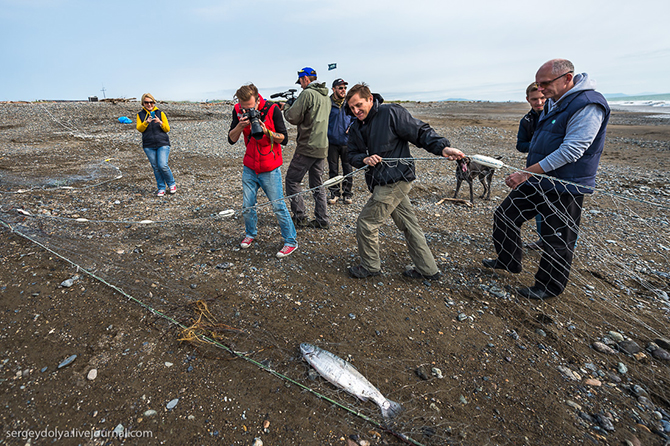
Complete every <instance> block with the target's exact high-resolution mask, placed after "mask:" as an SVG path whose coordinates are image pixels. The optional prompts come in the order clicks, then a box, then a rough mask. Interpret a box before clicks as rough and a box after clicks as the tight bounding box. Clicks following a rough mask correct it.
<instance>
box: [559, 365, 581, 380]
mask: <svg viewBox="0 0 670 446" xmlns="http://www.w3.org/2000/svg"><path fill="white" fill-rule="evenodd" d="M557 368H558V371H559V372H561V374H562V375H563V376H565V377H566V378H568V379H571V380H573V381H579V380H580V379H581V376H579V374H577V373H576V372H574V371H572V370H570V369H569V368H567V367H565V366H562V365H559V366H558V367H557Z"/></svg>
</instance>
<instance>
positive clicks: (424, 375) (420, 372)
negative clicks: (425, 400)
mask: <svg viewBox="0 0 670 446" xmlns="http://www.w3.org/2000/svg"><path fill="white" fill-rule="evenodd" d="M414 372H415V373H416V376H418V377H419V378H421V379H423V380H428V379H430V375H429V374H428V370H426V366H423V365H420V366H419V367H417V368H416V370H415V371H414Z"/></svg>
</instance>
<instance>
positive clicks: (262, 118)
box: [228, 84, 298, 259]
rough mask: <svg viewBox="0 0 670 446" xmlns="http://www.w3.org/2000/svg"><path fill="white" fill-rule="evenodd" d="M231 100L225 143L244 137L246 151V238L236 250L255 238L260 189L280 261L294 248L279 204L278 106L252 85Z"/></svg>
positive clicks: (282, 140)
mask: <svg viewBox="0 0 670 446" xmlns="http://www.w3.org/2000/svg"><path fill="white" fill-rule="evenodd" d="M235 97H236V98H237V101H238V103H237V104H235V108H234V109H233V119H232V122H231V124H230V131H229V132H228V142H229V143H230V144H235V143H236V142H237V141H238V140H239V139H240V136H241V135H244V143H245V145H246V147H247V150H246V153H245V154H244V170H243V172H242V186H243V205H244V212H243V214H244V226H245V230H246V234H245V237H244V239H243V240H242V243H241V244H240V246H241V247H242V249H246V248H249V247H250V246H251V244H252V243H253V242H254V240H255V239H256V236H257V234H258V229H257V223H258V215H257V213H256V198H257V195H258V188H262V189H263V192H265V195H266V196H267V197H268V200H270V201H271V202H272V209H273V210H274V213H275V215H276V217H277V220H278V221H279V227H280V229H281V235H282V238H283V239H284V247H283V248H282V249H281V250H280V251H279V252H278V253H277V257H278V258H280V259H281V258H283V257H286V256H288V255H291V254H292V253H293V251H295V250H296V248H297V247H298V242H297V241H296V230H295V226H294V225H293V220H292V219H291V214H289V212H288V208H287V207H286V203H285V202H284V200H283V197H284V189H283V183H282V175H281V165H282V163H283V159H282V148H281V146H282V145H286V143H287V142H288V132H287V131H286V125H285V124H284V118H283V117H282V113H281V109H280V108H279V106H278V105H277V104H275V103H273V102H270V101H266V100H265V99H263V97H262V96H261V95H260V94H259V93H258V88H256V86H255V85H254V84H249V85H243V86H241V87H240V88H239V89H238V90H237V92H236V93H235Z"/></svg>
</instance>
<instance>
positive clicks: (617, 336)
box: [607, 331, 623, 342]
mask: <svg viewBox="0 0 670 446" xmlns="http://www.w3.org/2000/svg"><path fill="white" fill-rule="evenodd" d="M607 334H608V335H609V337H610V338H612V340H614V341H615V342H622V341H623V335H622V334H621V333H619V332H618V331H608V332H607Z"/></svg>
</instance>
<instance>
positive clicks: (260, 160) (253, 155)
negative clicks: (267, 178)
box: [235, 95, 283, 173]
mask: <svg viewBox="0 0 670 446" xmlns="http://www.w3.org/2000/svg"><path fill="white" fill-rule="evenodd" d="M266 104H269V107H267V110H265V106H266ZM275 107H277V104H274V103H269V102H266V101H265V99H263V97H262V96H261V95H258V110H260V111H261V112H262V113H263V123H264V124H265V127H267V128H268V130H270V131H272V132H274V131H275V123H274V121H273V120H272V116H273V114H274V109H275ZM235 113H237V116H238V118H242V112H241V111H240V104H235ZM242 134H243V135H244V144H245V145H246V146H247V151H246V153H245V154H244V165H245V166H247V167H248V168H249V169H252V170H253V171H254V172H256V173H264V172H270V171H272V170H275V169H276V168H277V167H279V166H281V165H282V163H283V160H282V155H281V144H279V143H278V142H275V143H270V138H269V137H268V136H267V135H263V137H262V138H261V139H255V138H252V137H251V126H246V127H245V128H244V130H243V131H242Z"/></svg>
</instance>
